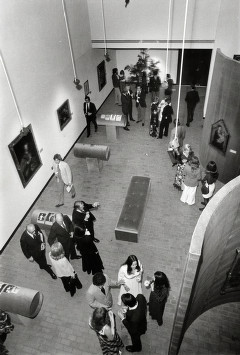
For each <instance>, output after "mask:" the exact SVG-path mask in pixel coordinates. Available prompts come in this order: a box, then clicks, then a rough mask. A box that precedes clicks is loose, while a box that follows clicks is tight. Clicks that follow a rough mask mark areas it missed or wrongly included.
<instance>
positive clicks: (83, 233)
mask: <svg viewBox="0 0 240 355" xmlns="http://www.w3.org/2000/svg"><path fill="white" fill-rule="evenodd" d="M74 237H75V241H76V244H77V249H78V250H79V252H80V254H81V256H82V270H83V272H87V273H88V274H91V273H92V275H94V274H96V273H97V272H101V271H102V270H103V269H104V266H103V263H102V259H101V257H100V255H99V251H98V249H97V247H96V245H95V244H94V242H93V239H92V237H91V234H90V232H89V231H88V230H87V229H85V228H81V227H78V226H76V227H75V230H74Z"/></svg>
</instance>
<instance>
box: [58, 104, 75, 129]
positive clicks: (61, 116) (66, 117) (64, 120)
mask: <svg viewBox="0 0 240 355" xmlns="http://www.w3.org/2000/svg"><path fill="white" fill-rule="evenodd" d="M57 115H58V121H59V125H60V129H61V131H62V130H63V128H64V127H65V126H66V125H67V124H68V123H69V121H71V119H72V114H71V110H70V105H69V100H66V101H65V102H64V103H63V104H62V105H61V106H60V107H59V108H58V109H57Z"/></svg>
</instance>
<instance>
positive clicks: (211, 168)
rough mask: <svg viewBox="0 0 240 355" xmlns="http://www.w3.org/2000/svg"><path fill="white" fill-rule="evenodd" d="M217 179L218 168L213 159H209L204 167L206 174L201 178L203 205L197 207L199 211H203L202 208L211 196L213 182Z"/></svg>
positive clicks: (213, 187)
mask: <svg viewBox="0 0 240 355" xmlns="http://www.w3.org/2000/svg"><path fill="white" fill-rule="evenodd" d="M217 179H218V170H217V165H216V163H215V161H213V160H211V161H210V162H209V163H208V164H207V167H206V175H205V177H204V178H203V179H202V188H201V192H202V197H203V202H201V204H202V205H203V206H204V207H201V208H199V211H203V210H204V208H205V207H206V206H207V204H208V202H209V200H210V198H211V197H212V196H213V193H214V190H215V182H216V181H217Z"/></svg>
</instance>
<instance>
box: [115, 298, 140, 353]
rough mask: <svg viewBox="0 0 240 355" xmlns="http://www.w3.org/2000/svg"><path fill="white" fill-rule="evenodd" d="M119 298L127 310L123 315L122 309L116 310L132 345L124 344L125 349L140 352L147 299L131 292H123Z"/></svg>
mask: <svg viewBox="0 0 240 355" xmlns="http://www.w3.org/2000/svg"><path fill="white" fill-rule="evenodd" d="M121 299H122V302H123V304H124V305H125V306H127V307H128V310H127V312H126V313H125V316H124V314H123V312H122V310H120V311H118V315H119V317H120V319H121V321H122V322H123V324H124V325H125V327H126V328H127V330H128V333H129V334H130V336H131V339H132V345H130V346H126V350H127V351H129V352H131V353H133V352H140V351H141V350H142V343H141V338H140V336H141V335H142V334H145V333H146V331H147V318H146V314H147V301H146V299H145V297H144V296H143V295H141V294H139V295H137V297H134V296H133V295H132V294H131V293H124V294H123V295H122V297H121Z"/></svg>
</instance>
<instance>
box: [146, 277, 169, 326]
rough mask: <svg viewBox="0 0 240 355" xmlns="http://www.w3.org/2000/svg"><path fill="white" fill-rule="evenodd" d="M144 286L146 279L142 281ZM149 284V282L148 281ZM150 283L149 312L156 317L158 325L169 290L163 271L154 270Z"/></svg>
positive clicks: (160, 322) (161, 321) (153, 317)
mask: <svg viewBox="0 0 240 355" xmlns="http://www.w3.org/2000/svg"><path fill="white" fill-rule="evenodd" d="M144 284H145V286H146V281H145V282H144ZM148 284H149V283H148ZM150 284H151V293H150V297H149V314H150V316H151V317H152V319H156V320H157V323H158V325H159V326H161V325H162V324H163V320H162V317H163V313H164V309H165V304H166V302H167V299H168V295H169V291H170V283H169V280H168V278H167V276H166V275H165V274H164V272H161V271H156V272H155V273H154V277H153V280H152V281H151V282H150Z"/></svg>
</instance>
